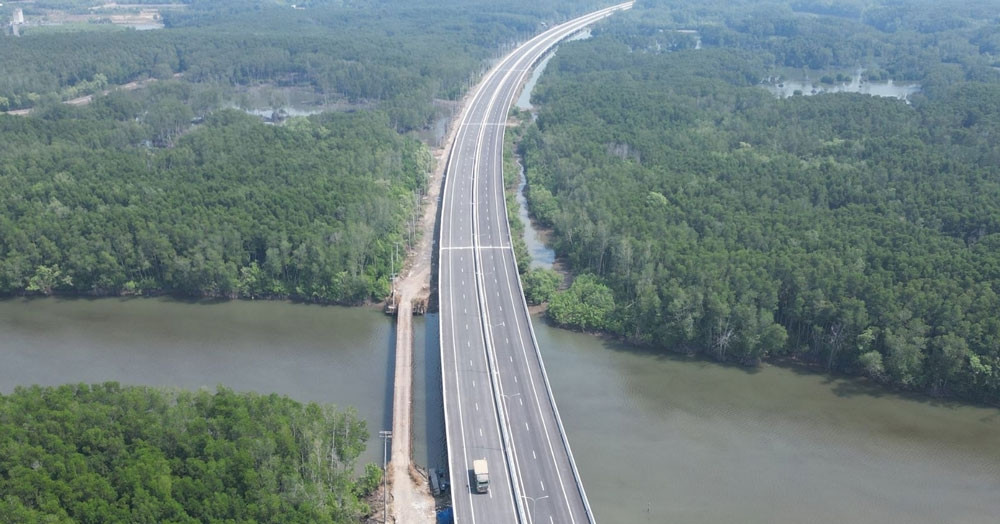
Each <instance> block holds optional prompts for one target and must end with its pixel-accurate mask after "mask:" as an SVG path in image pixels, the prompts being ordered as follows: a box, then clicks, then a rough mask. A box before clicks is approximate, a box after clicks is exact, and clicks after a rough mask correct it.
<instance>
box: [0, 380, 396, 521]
mask: <svg viewBox="0 0 1000 524" xmlns="http://www.w3.org/2000/svg"><path fill="white" fill-rule="evenodd" d="M367 438H368V431H367V429H366V428H365V423H364V421H363V420H361V419H359V418H358V417H357V415H356V414H355V413H354V412H352V411H346V412H340V411H337V410H335V409H334V408H332V407H329V406H320V405H317V404H312V403H310V404H307V405H303V404H301V403H299V402H296V401H294V400H291V399H289V398H287V397H279V396H278V395H274V394H272V395H268V396H260V395H256V394H252V393H234V392H233V391H230V390H228V389H223V388H220V389H219V390H218V391H216V392H215V393H210V392H207V391H199V392H197V393H191V392H174V391H164V390H158V389H152V388H146V387H134V386H120V385H118V384H117V383H105V384H100V385H93V386H88V385H85V384H80V385H67V386H59V387H39V386H32V387H27V388H26V387H19V388H17V389H15V390H14V392H13V393H12V394H10V395H0V450H2V451H3V453H0V473H2V474H0V493H2V494H3V496H2V497H0V521H3V522H11V523H13V522H177V523H195V522H309V523H329V524H333V523H348V522H361V521H362V519H363V517H364V516H366V515H367V514H368V513H369V512H370V509H369V507H368V505H367V504H365V503H364V501H363V497H365V496H366V495H368V494H369V493H371V492H372V491H373V490H374V489H375V488H376V487H377V486H378V485H379V482H380V481H381V478H382V470H381V468H379V467H378V466H376V465H375V464H368V465H367V466H366V468H365V473H364V474H363V475H360V476H359V475H356V474H355V471H354V470H355V461H356V460H357V458H358V456H359V455H360V454H361V452H362V451H363V450H364V447H365V441H366V440H367Z"/></svg>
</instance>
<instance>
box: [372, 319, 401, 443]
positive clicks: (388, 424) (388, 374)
mask: <svg viewBox="0 0 1000 524" xmlns="http://www.w3.org/2000/svg"><path fill="white" fill-rule="evenodd" d="M395 328H396V325H395V324H393V325H392V327H391V329H389V336H387V337H386V343H387V344H388V346H389V348H388V351H386V352H385V353H386V357H385V360H386V362H385V401H384V403H383V406H385V408H384V409H383V410H382V427H380V428H368V433H369V434H370V435H371V436H372V438H370V439H369V445H371V443H372V442H375V441H376V439H378V432H379V431H382V430H387V431H391V430H392V396H393V392H394V391H395V388H394V386H395V379H396V329H395ZM389 455H390V456H388V457H386V459H389V460H391V459H392V457H391V455H392V452H391V451H390V452H389Z"/></svg>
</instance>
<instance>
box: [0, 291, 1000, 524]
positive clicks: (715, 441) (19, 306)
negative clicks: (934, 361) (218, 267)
mask: <svg viewBox="0 0 1000 524" xmlns="http://www.w3.org/2000/svg"><path fill="white" fill-rule="evenodd" d="M416 320H417V322H416V323H415V326H414V330H415V336H416V341H415V342H416V343H415V348H416V355H415V359H414V364H415V368H416V371H415V377H414V386H415V387H414V390H415V391H416V397H415V399H414V406H415V408H416V409H415V413H414V432H415V435H414V443H415V446H414V450H415V451H414V453H415V458H416V461H417V462H418V463H420V464H424V465H431V466H440V465H441V464H442V463H443V462H444V453H443V447H442V446H443V442H444V440H443V438H444V437H443V431H442V428H441V425H442V424H443V422H442V420H443V417H442V415H441V407H440V405H441V392H440V370H439V368H438V364H437V358H438V347H437V316H436V315H428V316H427V317H422V318H418V319H416ZM535 326H536V328H537V334H538V340H539V343H540V344H541V347H542V351H543V354H544V356H545V363H546V367H547V369H548V371H549V374H550V378H551V380H552V386H553V389H554V392H555V395H556V398H557V399H558V400H559V409H560V411H561V413H562V417H563V422H564V424H565V426H566V429H567V432H568V434H569V438H570V441H571V443H572V445H573V451H574V454H575V456H576V459H577V463H578V465H579V468H580V472H581V474H582V476H583V478H584V480H585V485H586V487H587V493H588V495H589V497H590V500H591V504H592V506H593V508H594V511H595V513H596V515H597V518H598V521H599V522H601V523H606V524H614V523H634V522H672V523H675V522H676V523H703V522H704V523H716V522H751V523H752V522H762V523H763V522H815V523H820V524H822V523H830V524H834V523H836V524H841V523H842V522H872V523H876V522H889V521H894V522H913V523H921V522H926V523H938V522H966V523H980V522H981V523H984V524H985V523H991V524H992V523H995V522H996V515H1000V410H997V409H992V408H983V407H974V406H963V405H958V404H949V403H944V402H937V401H932V400H930V399H925V398H916V399H914V398H907V397H904V396H900V395H898V394H895V393H890V392H887V391H884V390H882V389H879V388H873V387H870V386H868V385H867V384H866V383H865V382H863V381H859V380H853V379H839V378H837V379H831V378H829V377H826V376H824V375H818V374H813V373H808V372H803V371H801V370H796V369H790V368H783V367H774V366H764V367H762V368H760V369H757V370H746V369H743V368H739V367H731V366H723V365H718V364H715V363H711V362H705V361H701V360H696V359H689V358H685V357H677V356H665V355H660V354H656V353H652V352H647V351H642V350H636V349H634V348H629V347H626V346H622V345H619V344H615V343H611V342H608V341H604V340H602V339H599V338H595V337H591V336H588V335H583V334H579V333H572V332H568V331H563V330H559V329H555V328H552V327H550V326H547V325H546V324H545V323H544V322H543V321H541V320H539V319H536V321H535ZM0 333H2V334H3V337H2V339H0V362H2V363H3V365H2V367H0V391H2V392H10V391H11V390H13V388H14V387H15V386H16V385H20V384H32V383H40V384H61V383H66V382H101V381H106V380H116V381H119V382H122V383H127V384H150V385H157V386H169V387H182V388H199V387H207V388H214V387H216V385H218V384H223V385H226V386H228V387H231V388H233V389H236V390H251V391H259V392H262V393H267V392H272V391H274V392H278V393H282V394H286V395H289V396H291V397H293V398H296V399H298V400H302V401H320V402H330V403H334V404H337V405H340V406H354V407H355V408H356V409H357V410H358V412H359V413H360V414H361V415H362V416H363V417H364V418H365V420H366V421H367V422H368V427H369V430H370V431H371V433H372V434H374V435H377V432H378V430H379V429H382V428H388V427H390V423H389V422H390V421H389V418H388V417H389V414H390V410H389V402H390V398H391V396H390V393H391V390H390V388H391V386H392V384H391V382H392V372H393V370H392V358H391V355H392V352H391V347H392V344H393V343H394V330H393V325H392V322H391V319H390V318H388V317H386V316H385V315H383V314H382V313H380V312H378V311H375V310H371V309H358V308H354V309H352V308H342V307H324V306H315V305H302V304H292V303H285V302H265V301H256V302H247V301H242V302H222V303H205V302H184V301H174V300H168V299H121V300H120V299H97V300H87V299H51V298H50V299H33V300H24V299H7V300H2V301H0ZM381 452H382V449H381V443H380V442H378V439H377V437H376V438H373V439H371V440H370V441H369V444H368V450H367V451H366V452H365V455H364V456H363V457H362V459H363V460H364V461H374V462H380V461H381V458H382V457H381Z"/></svg>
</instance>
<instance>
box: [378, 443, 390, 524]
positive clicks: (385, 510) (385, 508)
mask: <svg viewBox="0 0 1000 524" xmlns="http://www.w3.org/2000/svg"><path fill="white" fill-rule="evenodd" d="M378 436H379V437H382V524H385V523H387V522H389V490H388V488H387V487H386V481H387V479H386V477H388V476H389V469H388V457H389V439H391V438H392V432H391V431H379V432H378Z"/></svg>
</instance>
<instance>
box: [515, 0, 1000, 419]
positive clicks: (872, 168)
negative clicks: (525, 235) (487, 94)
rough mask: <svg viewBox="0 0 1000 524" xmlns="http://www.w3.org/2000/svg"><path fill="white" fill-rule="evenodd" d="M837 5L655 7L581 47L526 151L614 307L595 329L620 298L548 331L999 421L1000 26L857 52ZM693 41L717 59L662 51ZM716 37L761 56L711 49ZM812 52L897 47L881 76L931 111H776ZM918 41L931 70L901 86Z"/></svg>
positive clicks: (550, 216) (557, 225) (567, 314)
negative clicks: (970, 404) (671, 351)
mask: <svg viewBox="0 0 1000 524" xmlns="http://www.w3.org/2000/svg"><path fill="white" fill-rule="evenodd" d="M818 4H819V3H816V2H811V3H808V4H806V3H802V2H800V3H797V4H794V5H795V6H798V8H802V7H803V6H806V5H809V6H812V7H810V8H809V11H810V14H805V15H804V14H799V13H796V12H794V11H793V10H792V9H789V8H788V7H787V6H785V8H784V9H785V10H784V11H781V10H780V9H778V10H775V9H774V6H775V5H776V4H775V3H773V2H767V3H765V2H743V3H740V4H739V5H741V6H742V8H740V7H737V8H736V9H735V10H734V9H732V8H731V7H730V5H731V3H730V2H725V3H724V5H723V4H720V5H722V7H725V10H723V9H722V8H721V7H720V6H718V5H716V6H713V5H711V4H710V5H709V7H704V8H700V10H699V9H694V8H692V7H690V6H689V4H687V3H683V2H649V3H644V4H641V5H638V6H637V7H636V9H635V11H634V12H631V13H628V14H625V15H622V16H621V17H615V18H613V19H610V20H609V22H608V23H607V25H606V26H604V27H602V28H601V30H599V31H598V34H597V36H595V37H594V38H593V39H591V40H587V41H582V42H574V43H572V44H566V45H564V46H561V48H560V51H559V53H558V54H557V55H556V57H555V58H554V59H553V61H552V62H550V64H549V66H548V69H547V70H546V74H545V75H544V76H543V77H542V81H541V82H540V84H539V87H538V89H537V90H536V91H535V102H536V103H537V104H540V107H541V109H540V114H539V117H538V120H537V123H536V125H535V126H533V127H532V128H531V129H530V130H529V131H528V133H527V134H526V136H525V138H524V139H523V140H522V142H521V144H522V149H523V152H524V154H525V157H526V158H525V161H526V167H527V176H528V184H529V192H528V195H529V203H530V207H531V210H532V212H533V213H534V215H535V217H536V218H538V219H539V220H541V221H542V222H543V223H547V224H549V225H551V226H552V227H553V228H554V232H555V248H556V251H557V253H558V254H559V255H561V256H563V257H565V258H566V260H567V261H568V263H569V265H570V267H571V268H572V269H573V270H575V271H576V272H578V273H581V274H591V275H593V277H591V276H584V277H580V278H579V279H578V281H579V280H581V279H585V280H584V284H585V285H584V286H583V288H585V289H592V288H596V287H597V286H607V288H609V289H610V290H611V292H612V293H613V306H614V312H613V313H611V314H609V315H608V316H607V318H606V319H604V320H597V318H598V317H597V316H594V315H584V313H586V312H587V308H586V307H582V306H581V305H582V304H586V303H587V302H586V301H587V300H588V299H587V298H586V297H600V296H601V295H600V294H597V293H584V292H583V290H582V289H581V290H579V291H574V290H573V289H572V288H571V289H570V290H569V292H567V293H566V294H565V296H559V297H557V298H554V299H553V300H552V308H551V309H550V312H549V314H550V316H552V317H553V318H554V319H555V320H556V321H557V322H559V323H564V324H575V325H579V326H581V327H583V328H585V329H593V328H595V327H601V328H604V329H607V330H610V331H612V332H615V333H617V334H619V335H621V336H623V337H627V338H629V339H631V340H633V341H636V342H640V343H645V344H654V345H658V346H661V347H671V348H686V349H688V350H701V351H705V352H707V353H709V354H712V355H714V356H716V357H717V358H720V359H732V360H737V361H740V362H745V363H754V362H757V361H759V360H760V359H761V358H765V357H767V356H782V355H787V356H792V357H795V358H799V359H806V360H811V361H814V362H816V363H818V364H820V365H822V366H824V367H826V368H829V369H832V370H846V371H856V372H862V373H867V374H869V375H871V376H873V377H876V378H878V379H880V380H885V381H888V382H891V383H894V384H898V385H902V386H905V387H911V388H919V389H923V390H929V391H935V392H939V393H946V392H950V393H955V394H959V395H963V396H966V397H969V398H978V399H985V400H988V401H992V402H995V401H997V400H998V399H1000V320H998V318H997V315H996V312H997V311H998V310H1000V298H998V293H1000V258H998V257H1000V251H998V249H997V248H998V247H1000V244H998V239H1000V171H998V166H1000V146H998V143H997V141H996V140H995V137H996V136H998V134H1000V82H998V81H997V75H996V74H986V75H985V76H981V75H978V73H976V72H977V71H979V70H980V69H979V65H981V64H982V63H989V61H990V60H991V57H990V56H988V55H987V54H984V53H981V51H980V48H979V47H977V46H975V45H973V42H974V41H975V40H976V39H977V38H979V37H980V35H981V32H982V31H984V30H987V28H986V26H985V25H984V24H983V23H982V22H981V21H979V20H977V19H975V18H972V17H970V16H967V15H968V13H969V9H972V8H970V7H968V6H966V7H956V9H954V10H953V11H952V14H953V15H954V16H958V17H961V20H963V23H961V24H952V25H954V27H952V25H948V26H947V27H946V28H944V29H941V30H936V29H932V28H930V27H925V28H924V30H921V29H920V28H918V27H917V28H911V29H908V30H907V31H906V32H903V31H897V32H883V29H875V28H872V27H871V26H869V25H865V23H862V22H858V21H857V20H854V21H847V22H844V24H847V25H846V26H844V27H854V28H857V32H847V33H844V32H841V29H843V27H841V26H842V25H843V24H841V23H839V22H837V20H840V18H836V19H833V20H832V21H831V17H835V16H838V17H839V16H840V15H837V14H821V15H820V16H819V18H818V19H817V16H816V15H814V14H812V13H813V12H816V11H822V9H821V7H820V6H818ZM824 5H825V4H824ZM893 5H894V6H897V7H898V8H899V9H910V10H908V11H906V13H908V14H907V15H906V16H902V17H900V20H901V22H899V23H904V24H918V25H919V24H923V23H924V22H929V21H930V20H931V19H932V17H930V16H929V15H926V12H925V10H927V9H931V8H930V7H929V6H928V4H924V3H917V4H915V5H913V6H910V7H907V8H903V7H899V6H903V5H906V4H893ZM685 6H687V7H685ZM973 7H974V6H973ZM931 11H932V12H938V11H935V10H933V9H931ZM768 13H769V14H770V15H771V16H766V17H765V16H763V14H768ZM775 13H777V14H775ZM782 13H783V14H782ZM866 13H869V11H866ZM678 19H680V20H681V21H679V20H678ZM720 21H721V25H719V24H720ZM785 22H787V24H785ZM828 22H829V23H830V24H831V25H826V24H827V23H828ZM702 24H703V25H702ZM760 24H763V25H764V26H767V27H760V28H757V27H758V25H760ZM783 24H784V25H783ZM676 27H693V28H695V29H698V30H699V31H702V39H703V40H702V45H703V48H702V49H698V50H695V49H690V48H689V46H687V45H679V46H675V48H674V49H670V48H669V46H666V45H663V44H664V43H665V42H666V40H665V39H667V38H672V36H670V30H671V28H676ZM718 27H723V28H725V31H728V32H731V33H732V34H733V35H748V34H749V35H751V36H748V37H747V38H749V40H741V39H738V38H736V37H735V36H734V37H733V38H734V39H733V40H732V41H729V40H726V39H717V40H709V39H708V38H706V35H705V31H707V30H709V29H710V28H718ZM754 28H756V29H754ZM922 31H923V32H922ZM755 32H759V33H760V34H761V35H765V36H763V37H760V38H757V37H755V36H753V35H754V34H756V33H755ZM792 34H795V35H798V36H799V37H800V38H801V42H807V41H808V42H814V43H819V45H820V46H821V47H822V48H823V49H832V48H833V47H836V46H834V45H833V44H828V42H831V41H833V40H839V41H842V40H847V41H849V42H850V41H854V40H858V41H862V42H864V47H866V48H875V49H877V48H881V49H883V50H884V51H885V53H884V54H882V55H881V58H880V57H879V55H878V54H873V55H871V58H872V59H873V60H875V61H876V62H877V61H878V60H885V61H886V62H885V63H883V64H881V67H882V68H883V69H885V70H895V71H906V73H905V74H906V75H910V76H908V77H909V78H913V79H916V80H919V81H925V82H927V83H928V84H933V86H934V88H933V89H930V90H926V91H925V92H924V93H923V94H918V95H916V96H914V97H912V99H911V101H912V104H907V103H905V102H903V101H901V100H896V99H891V98H876V97H870V96H867V95H859V94H830V95H819V96H812V97H801V96H799V97H791V98H787V99H778V98H775V97H774V96H772V95H771V94H770V93H768V92H767V91H766V90H765V89H763V88H761V87H760V86H759V85H757V84H758V83H759V82H760V79H762V78H764V77H765V76H768V71H769V70H773V69H772V68H775V67H777V65H776V64H775V60H776V58H775V57H777V56H779V51H781V50H782V49H787V48H788V46H792V45H793V44H792V43H790V41H789V40H788V39H789V38H790V37H789V36H788V35H792ZM917 34H928V35H932V36H933V37H934V38H935V39H937V40H938V41H939V42H940V45H939V46H933V45H929V44H928V42H929V40H927V39H925V38H922V37H919V38H918V37H917V36H915V35H917ZM741 38H742V37H741ZM913 39H917V40H918V41H920V42H922V43H921V45H922V46H924V47H922V49H924V51H923V54H922V56H923V57H924V58H923V59H921V64H920V65H919V67H915V68H910V69H905V68H904V69H894V68H896V67H897V65H893V64H895V62H894V61H897V60H900V59H902V57H903V55H904V54H905V53H903V52H902V51H900V50H901V49H906V48H907V47H906V46H908V45H909V43H910V42H911V41H913ZM656 42H659V46H657V45H654V43H656ZM945 42H948V44H945ZM963 42H964V44H962V43H963ZM960 44H962V45H960ZM795 45H798V44H795ZM928 46H929V47H928ZM952 53H957V54H954V55H953V54H952ZM951 58H954V59H956V60H958V61H959V62H961V63H968V64H969V67H966V68H953V67H951V65H952V64H950V63H948V61H949V60H950V59H951ZM837 60H844V59H836V60H835V61H837ZM850 60H853V58H851V59H850ZM792 65H795V66H796V67H798V66H800V65H801V64H798V63H795V64H792ZM848 65H849V67H852V68H853V67H855V66H856V65H857V63H849V64H848ZM873 66H874V67H879V64H878V63H875V64H873ZM574 287H576V285H575V284H574ZM567 297H568V298H567ZM590 300H593V301H594V304H595V305H594V306H593V307H598V306H597V304H599V305H600V306H599V307H600V308H604V309H606V308H607V305H608V304H610V303H611V302H610V301H608V300H605V299H603V298H602V299H600V300H596V299H594V298H590ZM557 305H558V306H559V307H558V308H556V306H557ZM567 306H573V307H572V308H571V307H567ZM576 307H579V309H574V308H576Z"/></svg>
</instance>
